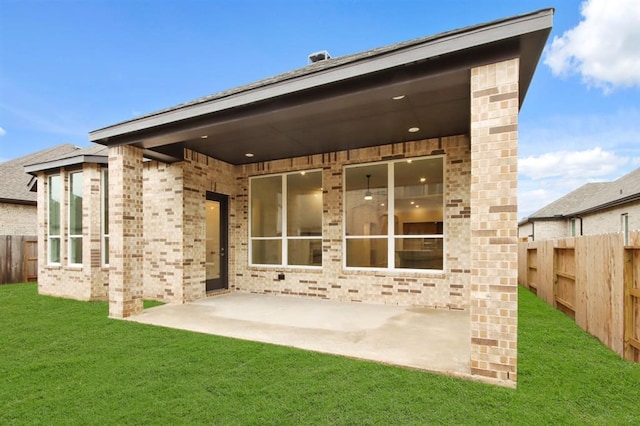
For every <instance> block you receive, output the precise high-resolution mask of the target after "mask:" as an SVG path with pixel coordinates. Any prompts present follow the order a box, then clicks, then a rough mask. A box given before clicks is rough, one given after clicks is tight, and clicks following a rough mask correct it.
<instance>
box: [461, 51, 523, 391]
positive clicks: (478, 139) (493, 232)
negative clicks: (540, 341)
mask: <svg viewBox="0 0 640 426" xmlns="http://www.w3.org/2000/svg"><path fill="white" fill-rule="evenodd" d="M518 73H519V60H518V59H517V58H516V59H511V60H507V61H504V62H499V63H496V64H490V65H485V66H481V67H477V68H474V69H472V70H471V212H472V214H471V271H472V275H471V298H470V302H471V310H470V311H471V374H474V375H479V376H483V377H486V378H489V379H495V380H496V381H499V382H502V383H503V384H506V385H515V382H516V376H517V373H516V371H517V366H516V362H517V337H518V324H517V320H518V293H517V290H518V288H517V275H518V248H517V228H518V225H517V210H518V209H517V207H518V205H517V182H518V181H517V172H518V150H517V148H518V110H519V101H518V99H519V95H518Z"/></svg>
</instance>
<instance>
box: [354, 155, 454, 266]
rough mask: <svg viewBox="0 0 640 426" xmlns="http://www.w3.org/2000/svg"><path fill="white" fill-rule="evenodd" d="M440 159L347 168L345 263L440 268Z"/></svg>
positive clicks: (442, 261)
mask: <svg viewBox="0 0 640 426" xmlns="http://www.w3.org/2000/svg"><path fill="white" fill-rule="evenodd" d="M443 165H444V160H443V157H429V158H417V159H410V160H401V161H394V162H385V163H374V164H366V165H358V166H350V167H346V168H345V194H344V204H345V209H344V212H345V227H344V229H345V254H346V256H345V267H347V268H378V269H418V270H442V269H443V268H444V255H443V249H444V244H443V243H444V220H443V218H444V195H443V194H444V166H443Z"/></svg>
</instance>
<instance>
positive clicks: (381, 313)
mask: <svg viewBox="0 0 640 426" xmlns="http://www.w3.org/2000/svg"><path fill="white" fill-rule="evenodd" d="M128 319H129V320H130V321H135V322H139V323H143V324H151V325H157V326H162V327H170V328H177V329H183V330H190V331H195V332H200V333H206V334H213V335H218V336H226V337H232V338H236V339H243V340H252V341H257V342H263V343H272V344H276V345H282V346H290V347H294V348H299V349H306V350H311V351H316V352H322V353H328V354H334V355H341V356H346V357H352V358H358V359H364V360H369V361H374V362H380V363H385V364H391V365H397V366H401V367H409V368H416V369H420V370H425V371H433V372H438V373H445V374H448V375H452V376H459V377H467V378H468V377H471V371H470V365H469V359H470V350H471V348H470V345H469V339H470V321H469V312H468V311H460V310H448V309H433V308H424V307H410V306H392V305H374V304H364V303H349V302H338V301H332V300H312V299H300V298H294V297H283V296H272V295H264V294H251V293H240V292H236V293H230V294H224V295H221V296H216V297H209V298H204V299H200V300H197V301H194V302H190V303H186V304H181V305H178V304H167V305H162V306H158V307H154V308H150V309H145V310H144V311H143V312H142V313H141V314H138V315H134V316H131V317H129V318H128Z"/></svg>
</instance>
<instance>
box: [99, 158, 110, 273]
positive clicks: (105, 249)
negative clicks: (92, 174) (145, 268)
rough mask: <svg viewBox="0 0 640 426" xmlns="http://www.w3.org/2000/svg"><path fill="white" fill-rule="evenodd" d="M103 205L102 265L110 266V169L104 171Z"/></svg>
mask: <svg viewBox="0 0 640 426" xmlns="http://www.w3.org/2000/svg"><path fill="white" fill-rule="evenodd" d="M101 199H102V203H101V210H102V211H101V213H102V214H101V215H100V217H101V218H102V220H101V229H102V231H101V232H102V242H101V247H102V265H103V266H109V169H106V168H104V169H102V197H101Z"/></svg>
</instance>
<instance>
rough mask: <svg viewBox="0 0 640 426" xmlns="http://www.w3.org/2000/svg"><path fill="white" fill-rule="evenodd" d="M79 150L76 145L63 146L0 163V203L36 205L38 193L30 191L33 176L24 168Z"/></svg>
mask: <svg viewBox="0 0 640 426" xmlns="http://www.w3.org/2000/svg"><path fill="white" fill-rule="evenodd" d="M79 150H80V148H79V147H77V146H75V145H71V144H61V145H57V146H54V147H51V148H47V149H43V150H42V151H38V152H34V153H33V154H29V155H25V156H23V157H19V158H16V159H13V160H9V161H5V162H3V163H0V182H2V185H0V202H3V203H15V204H33V205H35V203H36V193H35V192H31V191H30V190H29V182H30V181H31V176H29V175H28V174H27V173H25V170H24V166H25V165H28V164H33V163H41V162H46V161H50V160H52V159H55V158H60V157H61V156H65V155H70V154H72V153H74V152H77V151H79Z"/></svg>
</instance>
